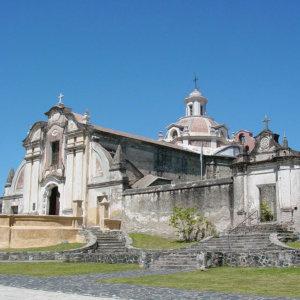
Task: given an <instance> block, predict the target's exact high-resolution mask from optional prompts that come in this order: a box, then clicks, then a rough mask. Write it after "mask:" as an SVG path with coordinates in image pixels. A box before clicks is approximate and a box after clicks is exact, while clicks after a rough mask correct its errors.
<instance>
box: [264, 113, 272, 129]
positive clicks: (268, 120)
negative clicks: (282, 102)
mask: <svg viewBox="0 0 300 300" xmlns="http://www.w3.org/2000/svg"><path fill="white" fill-rule="evenodd" d="M270 121H271V119H270V118H269V117H268V116H267V115H265V117H264V119H263V121H262V122H263V123H264V124H265V130H269V123H270Z"/></svg>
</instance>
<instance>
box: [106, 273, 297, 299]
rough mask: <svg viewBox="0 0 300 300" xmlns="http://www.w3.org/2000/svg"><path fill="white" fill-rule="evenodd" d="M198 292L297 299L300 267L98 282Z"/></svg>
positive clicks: (178, 274) (181, 274)
mask: <svg viewBox="0 0 300 300" xmlns="http://www.w3.org/2000/svg"><path fill="white" fill-rule="evenodd" d="M101 282H105V283H126V284H134V285H146V286H156V287H170V288H179V289H187V290H197V291H213V292H224V293H240V294H254V295H264V296H282V297H284V296H286V297H300V268H230V267H221V268H213V269H209V270H208V271H206V272H204V271H200V270H197V271H193V272H185V273H175V274H170V275H148V276H141V277H134V278H115V279H106V280H101Z"/></svg>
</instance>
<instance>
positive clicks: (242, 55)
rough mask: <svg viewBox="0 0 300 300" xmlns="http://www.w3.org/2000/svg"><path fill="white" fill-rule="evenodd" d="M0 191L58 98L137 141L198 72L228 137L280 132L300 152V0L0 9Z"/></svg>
mask: <svg viewBox="0 0 300 300" xmlns="http://www.w3.org/2000/svg"><path fill="white" fill-rule="evenodd" d="M0 59H1V63H0V101H1V102H0V103H1V106H0V107H1V161H0V185H1V187H2V186H3V184H4V181H5V179H6V176H7V173H8V170H9V168H10V167H14V168H16V167H17V166H18V164H19V162H20V161H21V159H22V157H23V155H24V149H23V147H22V140H23V139H24V138H25V136H26V133H27V131H28V129H29V128H30V126H31V125H32V124H33V123H34V122H35V121H38V120H43V119H45V116H44V115H43V113H44V112H45V111H47V110H48V109H49V108H50V107H51V106H52V105H54V104H55V103H56V102H57V98H56V97H57V95H58V94H59V92H63V94H64V95H65V98H64V103H65V105H67V106H69V107H71V108H72V109H73V110H74V111H76V112H82V113H83V112H84V110H85V109H86V108H88V109H89V110H90V112H91V117H92V122H93V123H96V124H98V125H102V126H105V127H109V128H113V129H119V130H122V131H127V132H131V133H136V134H139V135H144V136H148V137H152V138H157V133H158V132H159V131H160V130H164V129H165V127H166V126H167V125H168V124H169V123H171V122H173V121H175V120H176V119H177V118H178V117H180V116H182V115H183V113H184V106H183V99H184V97H185V96H186V95H187V94H188V93H189V92H190V91H191V90H192V88H193V82H192V79H193V74H194V73H197V75H198V77H199V85H200V89H201V91H202V93H203V94H204V95H205V96H206V97H207V98H208V100H209V103H208V114H209V115H210V116H212V117H214V118H215V120H216V121H217V122H220V123H225V124H227V125H228V127H229V130H230V132H234V131H236V130H238V129H248V130H251V131H253V132H254V134H257V133H259V131H260V130H261V128H262V122H261V121H262V119H263V117H264V115H265V114H266V113H267V114H268V115H269V116H270V118H271V119H272V122H271V129H272V130H274V131H275V132H277V133H279V134H281V135H282V133H283V131H284V130H286V133H287V136H288V139H289V143H290V146H292V147H294V148H296V149H298V150H300V134H299V129H300V128H299V127H300V126H299V112H300V104H299V102H300V97H299V95H300V84H299V80H300V1H298V0H295V1H292V0H282V1H277V0H269V1H268V0H264V1H262V0H258V1H255V0H251V1H244V0H243V1H238V0H236V1H232V0H226V1H225V0H223V1H217V0H207V1H201V0H198V1H189V0H182V1H178V0H169V1H165V0H164V1H162V0H160V1H158V0H151V1H150V0H148V1H144V0H136V1H134V0H130V1H129V0H128V1H125V0H122V1H101V0H88V1H87V0H68V1H67V0H51V1H46V0H43V1H40V0H36V1H33V0H26V1H22V0H19V1H17V0H9V1H7V0H0Z"/></svg>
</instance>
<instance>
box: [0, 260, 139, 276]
mask: <svg viewBox="0 0 300 300" xmlns="http://www.w3.org/2000/svg"><path fill="white" fill-rule="evenodd" d="M138 269H140V267H139V266H138V265H135V264H101V263H63V262H42V263H41V262H30V263H23V262H20V263H10V262H6V263H0V274H6V275H29V276H67V275H80V274H89V273H112V272H119V271H128V270H138Z"/></svg>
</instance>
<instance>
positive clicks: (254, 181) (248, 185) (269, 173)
mask: <svg viewBox="0 0 300 300" xmlns="http://www.w3.org/2000/svg"><path fill="white" fill-rule="evenodd" d="M268 185H274V186H275V191H276V195H275V198H276V200H275V201H276V205H277V209H276V212H275V215H276V219H277V221H278V222H279V223H280V222H283V223H285V222H293V223H294V226H295V228H296V230H297V231H300V166H299V165H294V164H293V163H289V162H286V163H283V162H281V163H280V164H278V163H276V162H262V163H260V164H255V165H250V166H247V168H246V169H244V170H241V171H237V172H236V174H235V175H234V199H235V216H236V217H235V223H237V222H238V221H239V220H241V218H243V217H244V216H240V217H239V216H238V215H237V213H238V212H242V211H245V212H248V213H251V212H253V211H255V210H257V211H258V212H260V197H261V195H260V188H262V187H264V186H268ZM263 197H264V195H263ZM265 198H267V197H265ZM269 198H272V197H271V195H270V197H269ZM266 200H267V199H266Z"/></svg>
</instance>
